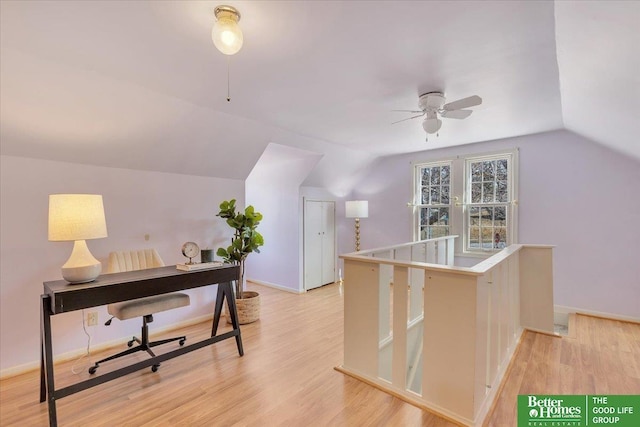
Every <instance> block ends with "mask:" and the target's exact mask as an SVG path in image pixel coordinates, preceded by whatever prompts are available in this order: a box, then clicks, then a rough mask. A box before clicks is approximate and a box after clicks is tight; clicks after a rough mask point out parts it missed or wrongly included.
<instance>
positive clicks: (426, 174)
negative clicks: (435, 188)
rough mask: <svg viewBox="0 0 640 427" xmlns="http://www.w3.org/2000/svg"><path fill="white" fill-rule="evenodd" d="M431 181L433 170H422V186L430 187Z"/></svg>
mask: <svg viewBox="0 0 640 427" xmlns="http://www.w3.org/2000/svg"><path fill="white" fill-rule="evenodd" d="M430 179H431V168H423V169H422V185H429V181H430Z"/></svg>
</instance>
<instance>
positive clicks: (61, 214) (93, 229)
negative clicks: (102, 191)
mask: <svg viewBox="0 0 640 427" xmlns="http://www.w3.org/2000/svg"><path fill="white" fill-rule="evenodd" d="M101 237H107V223H106V221H105V217H104V205H103V203H102V196H100V195H97V194H52V195H50V196H49V240H50V241H53V242H60V241H70V240H73V241H75V240H86V239H99V238H101Z"/></svg>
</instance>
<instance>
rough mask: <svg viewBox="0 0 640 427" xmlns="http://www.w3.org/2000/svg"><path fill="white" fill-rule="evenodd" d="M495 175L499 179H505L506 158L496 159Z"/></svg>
mask: <svg viewBox="0 0 640 427" xmlns="http://www.w3.org/2000/svg"><path fill="white" fill-rule="evenodd" d="M496 177H497V179H498V180H499V181H506V180H507V179H508V178H507V159H502V160H498V162H497V171H496Z"/></svg>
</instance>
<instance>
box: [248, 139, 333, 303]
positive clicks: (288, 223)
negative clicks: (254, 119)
mask: <svg viewBox="0 0 640 427" xmlns="http://www.w3.org/2000/svg"><path fill="white" fill-rule="evenodd" d="M321 157H322V155H320V154H318V153H314V152H310V151H306V150H300V149H296V148H292V147H287V146H284V145H279V144H269V146H268V147H267V149H266V150H265V152H264V153H263V155H262V156H261V157H260V160H258V163H257V164H256V165H255V166H254V168H253V170H252V171H251V173H250V174H249V176H248V177H247V180H246V186H245V196H246V201H247V204H250V205H253V206H254V208H255V209H256V210H257V211H258V212H260V213H262V214H263V220H262V222H261V223H260V225H259V226H258V231H259V232H260V233H261V234H262V235H263V237H264V240H265V244H264V246H263V247H262V248H260V253H259V254H251V255H249V257H248V258H247V263H246V266H247V267H246V268H247V269H246V272H245V277H246V279H248V280H256V281H259V282H263V283H267V284H270V285H273V286H276V287H281V288H285V289H290V290H293V291H295V292H300V291H301V290H302V282H301V281H300V272H301V270H300V262H299V259H300V256H301V253H302V246H301V245H300V238H299V236H300V234H299V233H300V223H301V220H302V213H301V211H300V206H299V194H300V184H301V183H302V182H303V181H304V179H305V178H306V177H307V176H308V175H309V172H310V171H311V170H312V169H313V168H314V166H315V165H316V164H317V163H318V161H319V160H320V158H321Z"/></svg>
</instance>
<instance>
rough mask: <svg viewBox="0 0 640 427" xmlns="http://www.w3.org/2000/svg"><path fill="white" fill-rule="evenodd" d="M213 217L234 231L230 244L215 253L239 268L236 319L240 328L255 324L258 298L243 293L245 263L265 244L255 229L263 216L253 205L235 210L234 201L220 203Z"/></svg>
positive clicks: (258, 308)
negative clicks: (223, 220) (241, 325)
mask: <svg viewBox="0 0 640 427" xmlns="http://www.w3.org/2000/svg"><path fill="white" fill-rule="evenodd" d="M216 216H219V217H220V218H223V219H226V220H227V224H228V225H229V226H230V227H231V228H233V229H234V234H233V238H232V239H231V245H230V246H229V247H227V248H218V251H217V252H216V254H217V255H218V256H219V257H221V258H222V259H223V260H224V261H225V262H228V263H232V264H237V265H239V266H240V278H239V280H237V281H236V288H235V294H236V306H237V308H238V320H239V322H240V324H243V325H244V324H247V323H251V322H255V321H256V320H258V318H259V317H260V295H259V294H258V293H257V292H252V291H245V290H244V263H245V260H246V259H247V256H249V254H250V253H252V252H256V253H260V249H259V248H260V246H262V245H264V239H263V237H262V235H261V234H260V233H258V231H257V230H256V228H257V227H258V224H260V221H261V220H262V214H261V213H260V212H256V211H255V209H254V208H253V206H247V207H246V208H245V210H244V212H242V211H236V200H235V199H231V200H228V201H224V202H222V203H220V212H218V214H217V215H216Z"/></svg>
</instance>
